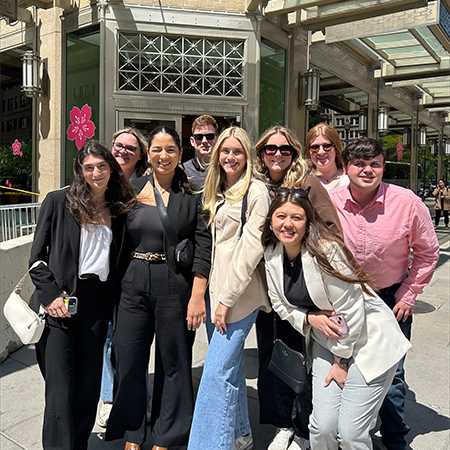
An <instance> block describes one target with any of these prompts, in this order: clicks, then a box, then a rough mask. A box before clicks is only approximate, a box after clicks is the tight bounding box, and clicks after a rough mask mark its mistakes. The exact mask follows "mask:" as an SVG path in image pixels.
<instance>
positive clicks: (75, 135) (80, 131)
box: [67, 103, 95, 150]
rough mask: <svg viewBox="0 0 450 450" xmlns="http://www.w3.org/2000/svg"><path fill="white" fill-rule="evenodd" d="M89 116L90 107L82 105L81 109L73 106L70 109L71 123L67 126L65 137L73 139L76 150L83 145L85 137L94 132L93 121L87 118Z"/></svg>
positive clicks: (92, 134) (89, 136) (90, 135)
mask: <svg viewBox="0 0 450 450" xmlns="http://www.w3.org/2000/svg"><path fill="white" fill-rule="evenodd" d="M90 118H91V107H90V106H88V104H87V103H86V105H84V106H83V107H82V108H81V111H80V110H79V109H78V108H77V107H76V106H74V107H73V108H72V111H70V120H71V121H72V123H71V124H70V125H69V128H67V137H68V138H69V139H70V140H71V141H75V145H76V146H77V148H78V150H80V148H81V147H83V144H84V143H85V142H86V139H87V138H91V137H92V136H94V133H95V125H94V122H92V121H91V120H89V119H90Z"/></svg>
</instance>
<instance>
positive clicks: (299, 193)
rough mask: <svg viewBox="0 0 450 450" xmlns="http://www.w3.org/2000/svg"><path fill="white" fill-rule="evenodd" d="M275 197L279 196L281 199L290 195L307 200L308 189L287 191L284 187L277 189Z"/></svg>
mask: <svg viewBox="0 0 450 450" xmlns="http://www.w3.org/2000/svg"><path fill="white" fill-rule="evenodd" d="M275 193H276V195H280V196H282V197H284V196H288V195H292V196H293V197H301V198H306V199H307V200H309V195H308V194H309V188H308V189H289V188H286V187H281V188H278V189H277V190H276V191H275Z"/></svg>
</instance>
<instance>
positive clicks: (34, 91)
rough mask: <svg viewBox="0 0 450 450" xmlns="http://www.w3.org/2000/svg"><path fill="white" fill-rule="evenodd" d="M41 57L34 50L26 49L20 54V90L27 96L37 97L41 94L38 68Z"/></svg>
mask: <svg viewBox="0 0 450 450" xmlns="http://www.w3.org/2000/svg"><path fill="white" fill-rule="evenodd" d="M40 64H41V58H39V55H38V54H37V53H36V52H33V51H32V50H27V51H26V52H25V53H24V54H23V55H22V76H23V79H22V83H23V84H22V92H23V93H24V94H25V95H26V96H27V97H39V95H41V94H42V89H41V86H40V81H41V80H40V77H39V69H40Z"/></svg>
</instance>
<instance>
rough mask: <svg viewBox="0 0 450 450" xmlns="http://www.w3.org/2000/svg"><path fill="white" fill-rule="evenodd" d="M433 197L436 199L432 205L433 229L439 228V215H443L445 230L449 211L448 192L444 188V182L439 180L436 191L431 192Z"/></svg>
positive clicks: (449, 191) (449, 198)
mask: <svg viewBox="0 0 450 450" xmlns="http://www.w3.org/2000/svg"><path fill="white" fill-rule="evenodd" d="M433 197H436V203H435V204H434V212H435V214H436V216H435V218H434V228H437V227H438V226H439V220H440V219H441V213H442V214H443V215H444V223H445V228H448V211H449V209H450V190H449V189H448V188H447V187H446V186H445V183H444V180H439V182H438V185H437V187H436V189H435V190H434V191H433Z"/></svg>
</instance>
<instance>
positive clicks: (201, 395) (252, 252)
mask: <svg viewBox="0 0 450 450" xmlns="http://www.w3.org/2000/svg"><path fill="white" fill-rule="evenodd" d="M254 161H255V156H254V152H253V149H252V145H251V141H250V138H249V136H248V134H247V133H246V132H245V131H244V130H243V129H242V128H239V127H231V128H228V129H226V130H225V131H223V132H222V133H221V134H220V136H219V139H218V141H217V144H216V145H215V147H214V149H213V151H212V155H211V163H210V166H209V169H208V174H207V176H206V182H205V187H204V210H205V211H206V212H207V213H208V214H209V226H210V229H211V232H212V236H213V251H212V270H211V274H210V298H211V314H212V316H213V317H212V321H213V323H214V325H215V327H216V330H215V331H214V333H213V335H212V339H211V342H210V345H209V349H208V353H207V355H206V359H205V364H204V367H203V374H202V379H201V382H200V387H199V390H198V394H197V400H196V404H195V412H194V419H193V421H192V429H191V434H190V437H189V446H188V449H189V450H200V449H202V450H232V449H239V450H247V449H251V448H253V439H252V434H251V428H250V422H249V417H248V405H247V387H246V383H245V374H244V342H245V338H246V337H247V335H248V333H249V332H250V329H251V327H252V325H253V323H254V322H255V319H256V315H257V314H258V310H259V309H263V310H269V303H268V299H267V287H266V284H265V280H264V269H263V267H262V266H261V265H260V264H259V263H260V261H261V257H262V255H263V247H262V244H261V230H260V228H261V226H262V224H263V222H264V218H265V216H266V215H267V211H268V209H269V203H270V198H269V194H268V192H267V189H266V187H265V186H264V183H263V182H261V181H259V180H257V179H256V173H255V171H254ZM245 198H246V199H247V207H246V208H245V207H244V206H243V204H245ZM242 213H243V214H244V215H245V224H244V223H243V218H242Z"/></svg>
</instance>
